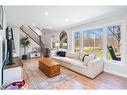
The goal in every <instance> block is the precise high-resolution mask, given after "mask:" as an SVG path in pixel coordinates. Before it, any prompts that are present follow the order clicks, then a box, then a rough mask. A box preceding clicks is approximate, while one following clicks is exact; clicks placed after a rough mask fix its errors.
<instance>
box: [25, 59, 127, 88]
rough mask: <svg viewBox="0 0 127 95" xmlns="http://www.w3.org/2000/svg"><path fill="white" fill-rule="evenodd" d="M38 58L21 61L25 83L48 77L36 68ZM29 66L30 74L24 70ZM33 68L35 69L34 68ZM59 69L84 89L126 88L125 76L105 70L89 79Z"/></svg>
mask: <svg viewBox="0 0 127 95" xmlns="http://www.w3.org/2000/svg"><path fill="white" fill-rule="evenodd" d="M38 60H39V59H30V60H26V61H23V64H24V67H23V69H24V70H23V71H24V79H25V80H26V82H27V83H29V82H33V81H34V80H35V79H43V80H47V79H49V78H48V77H43V76H45V75H44V74H43V73H42V72H41V71H40V70H39V69H38ZM30 68H32V70H33V71H32V72H30V73H31V74H28V73H26V72H25V71H26V70H29V69H30ZM35 68H36V70H37V71H35V70H34V69H35ZM61 71H62V72H64V73H66V74H68V75H70V78H72V79H73V80H76V81H77V82H79V83H80V84H81V85H82V86H83V87H84V88H85V89H127V78H123V77H120V76H116V75H113V74H109V73H106V72H103V73H101V74H100V75H98V76H97V77H96V78H95V79H90V78H87V77H85V76H83V75H80V74H78V73H75V72H73V71H71V70H68V69H66V68H63V67H61ZM35 72H36V73H35ZM68 84H69V83H68Z"/></svg>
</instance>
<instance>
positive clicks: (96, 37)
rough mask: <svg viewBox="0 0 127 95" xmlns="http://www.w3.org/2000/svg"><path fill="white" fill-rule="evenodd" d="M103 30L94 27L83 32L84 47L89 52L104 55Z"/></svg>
mask: <svg viewBox="0 0 127 95" xmlns="http://www.w3.org/2000/svg"><path fill="white" fill-rule="evenodd" d="M102 33H103V30H102V29H100V28H99V29H92V30H87V31H84V32H83V48H84V52H85V53H87V54H93V53H94V54H97V55H98V57H102V56H103V37H102Z"/></svg>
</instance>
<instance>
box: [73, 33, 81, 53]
mask: <svg viewBox="0 0 127 95" xmlns="http://www.w3.org/2000/svg"><path fill="white" fill-rule="evenodd" d="M74 39H75V52H80V32H75V33H74Z"/></svg>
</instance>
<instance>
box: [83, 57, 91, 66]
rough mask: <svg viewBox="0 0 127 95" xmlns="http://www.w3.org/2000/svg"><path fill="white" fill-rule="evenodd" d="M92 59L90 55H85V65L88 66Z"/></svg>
mask: <svg viewBox="0 0 127 95" xmlns="http://www.w3.org/2000/svg"><path fill="white" fill-rule="evenodd" d="M90 61H91V59H90V57H89V56H85V58H84V61H83V65H84V66H87V65H88V63H89V62H90Z"/></svg>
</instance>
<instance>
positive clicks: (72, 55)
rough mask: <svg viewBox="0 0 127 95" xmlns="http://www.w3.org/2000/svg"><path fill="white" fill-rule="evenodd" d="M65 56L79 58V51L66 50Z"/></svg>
mask: <svg viewBox="0 0 127 95" xmlns="http://www.w3.org/2000/svg"><path fill="white" fill-rule="evenodd" d="M66 57H68V58H73V59H79V58H80V53H75V52H67V53H66Z"/></svg>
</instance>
